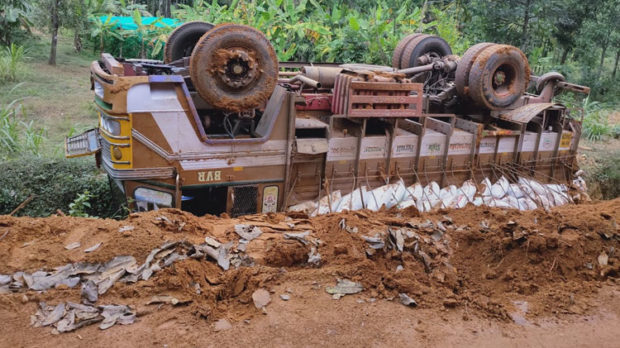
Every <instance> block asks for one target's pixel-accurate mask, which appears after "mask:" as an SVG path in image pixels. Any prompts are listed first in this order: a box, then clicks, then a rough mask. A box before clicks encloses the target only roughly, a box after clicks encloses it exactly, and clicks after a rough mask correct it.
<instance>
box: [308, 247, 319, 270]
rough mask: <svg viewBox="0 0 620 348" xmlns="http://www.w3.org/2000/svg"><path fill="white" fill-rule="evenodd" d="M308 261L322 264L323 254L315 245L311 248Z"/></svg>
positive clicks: (317, 264)
mask: <svg viewBox="0 0 620 348" xmlns="http://www.w3.org/2000/svg"><path fill="white" fill-rule="evenodd" d="M308 263H309V264H312V265H316V266H319V265H320V264H321V254H320V253H318V252H317V251H316V248H315V247H312V248H310V252H309V253H308Z"/></svg>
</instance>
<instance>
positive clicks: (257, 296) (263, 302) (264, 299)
mask: <svg viewBox="0 0 620 348" xmlns="http://www.w3.org/2000/svg"><path fill="white" fill-rule="evenodd" d="M252 301H254V306H255V307H256V308H258V309H263V308H264V307H265V306H267V305H268V304H269V302H271V295H269V291H267V290H265V289H258V290H256V291H254V293H253V294H252Z"/></svg>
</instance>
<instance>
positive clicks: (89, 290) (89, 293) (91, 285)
mask: <svg viewBox="0 0 620 348" xmlns="http://www.w3.org/2000/svg"><path fill="white" fill-rule="evenodd" d="M81 295H82V299H84V300H86V301H88V302H90V303H95V302H97V299H99V293H98V291H97V284H95V282H94V281H92V280H88V281H86V282H84V283H82V292H81Z"/></svg>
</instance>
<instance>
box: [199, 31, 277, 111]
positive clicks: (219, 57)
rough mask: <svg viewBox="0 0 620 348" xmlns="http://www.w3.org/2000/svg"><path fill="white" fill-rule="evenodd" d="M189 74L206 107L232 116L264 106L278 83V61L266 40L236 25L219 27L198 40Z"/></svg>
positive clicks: (262, 36)
mask: <svg viewBox="0 0 620 348" xmlns="http://www.w3.org/2000/svg"><path fill="white" fill-rule="evenodd" d="M189 70H190V76H191V79H192V83H193V84H194V87H195V88H196V91H197V92H198V93H199V94H200V96H202V98H203V99H204V100H205V101H206V102H207V103H208V104H210V105H212V106H214V107H215V108H218V109H223V110H228V111H233V112H241V111H249V110H252V109H255V108H257V107H259V106H261V105H263V104H264V103H265V102H266V101H267V99H268V98H269V96H270V95H271V93H272V92H273V90H274V88H275V86H276V83H277V81H278V59H277V57H276V53H275V51H274V49H273V46H271V43H270V42H269V40H267V38H266V37H265V35H264V34H263V33H261V32H260V31H258V30H256V29H254V28H252V27H248V26H245V25H238V24H222V25H218V26H216V27H215V28H213V29H212V30H210V31H208V32H207V33H206V34H205V35H204V36H203V37H201V38H200V40H199V41H198V43H197V44H196V47H194V51H193V52H192V55H191V59H190V67H189Z"/></svg>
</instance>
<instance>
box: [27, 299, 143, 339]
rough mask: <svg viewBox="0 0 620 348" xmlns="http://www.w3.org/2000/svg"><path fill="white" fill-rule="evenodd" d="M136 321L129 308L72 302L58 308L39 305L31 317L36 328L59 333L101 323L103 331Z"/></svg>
mask: <svg viewBox="0 0 620 348" xmlns="http://www.w3.org/2000/svg"><path fill="white" fill-rule="evenodd" d="M135 320H136V314H135V312H134V311H132V310H131V308H129V307H128V306H123V305H102V306H97V307H95V306H89V305H83V304H79V303H72V302H66V303H65V302H61V303H59V304H57V305H56V306H50V305H47V304H46V303H45V302H41V303H39V309H38V311H37V312H36V313H35V315H33V316H32V317H31V320H30V323H31V325H32V326H34V327H41V326H53V327H54V328H55V330H56V332H58V333H62V332H70V331H74V330H77V329H79V328H81V327H84V326H88V325H92V324H95V323H101V324H100V325H99V328H100V329H101V330H105V329H108V328H110V327H112V326H114V325H115V324H117V323H118V324H121V325H128V324H133V322H134V321H135Z"/></svg>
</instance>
